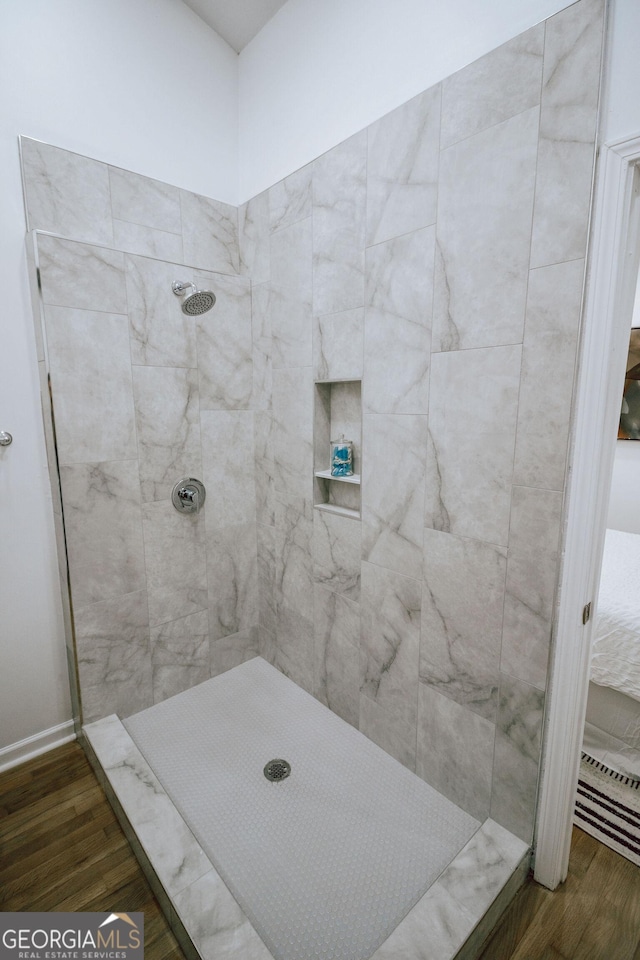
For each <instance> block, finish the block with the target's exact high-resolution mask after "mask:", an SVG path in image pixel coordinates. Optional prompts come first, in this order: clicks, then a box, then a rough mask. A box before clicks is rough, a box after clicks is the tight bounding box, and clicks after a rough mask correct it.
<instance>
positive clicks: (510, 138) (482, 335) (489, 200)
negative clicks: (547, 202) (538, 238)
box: [433, 107, 538, 351]
mask: <svg viewBox="0 0 640 960" xmlns="http://www.w3.org/2000/svg"><path fill="white" fill-rule="evenodd" d="M537 152H538V107H533V108H531V109H530V110H526V111H525V112H524V113H521V114H519V115H518V116H516V117H512V118H511V119H509V120H505V121H503V122H502V123H499V124H497V125H496V126H493V127H491V128H490V129H488V130H484V131H482V132H481V133H478V134H476V135H475V136H474V137H469V138H468V139H466V140H463V141H461V142H460V143H457V144H454V145H453V146H451V147H449V148H448V149H447V150H443V152H442V154H441V157H440V180H439V193H438V226H437V235H436V272H435V290H434V304H433V349H434V350H439V351H440V350H461V349H467V348H469V347H486V346H497V345H500V344H509V343H518V342H520V341H521V340H522V331H523V326H524V309H525V298H526V293H527V277H528V267H529V254H530V245H531V217H532V213H533V199H534V184H535V175H536V159H537ZM461 225H463V226H462V227H461Z"/></svg>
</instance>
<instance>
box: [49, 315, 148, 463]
mask: <svg viewBox="0 0 640 960" xmlns="http://www.w3.org/2000/svg"><path fill="white" fill-rule="evenodd" d="M44 313H45V326H46V332H47V345H48V351H49V372H50V376H51V390H52V394H53V403H54V407H55V417H56V441H57V446H58V457H59V459H60V463H74V462H78V461H81V462H85V463H87V462H101V461H104V460H130V459H135V457H136V456H137V451H136V427H135V416H134V408H133V385H132V380H131V355H130V350H129V321H128V319H127V317H126V316H117V315H114V314H109V313H97V312H95V311H90V310H75V309H73V308H71V307H53V306H49V305H47V306H45V311H44Z"/></svg>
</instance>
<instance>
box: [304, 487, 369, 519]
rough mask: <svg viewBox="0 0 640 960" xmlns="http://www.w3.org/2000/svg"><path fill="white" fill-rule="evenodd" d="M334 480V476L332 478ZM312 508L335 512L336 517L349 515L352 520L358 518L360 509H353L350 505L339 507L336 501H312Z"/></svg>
mask: <svg viewBox="0 0 640 960" xmlns="http://www.w3.org/2000/svg"><path fill="white" fill-rule="evenodd" d="M333 479H334V480H335V479H336V477H334V478H333ZM313 507H314V510H323V511H324V512H325V513H335V515H336V516H338V517H351V519H352V520H359V519H360V511H359V510H353V509H352V508H351V507H340V506H338V504H337V503H314V505H313Z"/></svg>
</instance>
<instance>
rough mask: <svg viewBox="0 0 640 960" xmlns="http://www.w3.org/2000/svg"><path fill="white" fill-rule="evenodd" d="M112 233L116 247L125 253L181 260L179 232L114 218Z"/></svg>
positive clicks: (175, 260) (159, 258) (174, 260)
mask: <svg viewBox="0 0 640 960" xmlns="http://www.w3.org/2000/svg"><path fill="white" fill-rule="evenodd" d="M113 235H114V243H115V245H116V247H117V248H118V249H119V250H124V251H126V252H127V253H137V254H141V255H142V256H144V257H155V258H156V259H158V260H172V261H173V262H177V263H180V261H181V260H182V237H181V236H180V234H179V233H170V232H168V231H166V230H155V229H154V228H153V227H145V226H143V225H141V224H139V223H129V222H128V221H127V220H114V221H113Z"/></svg>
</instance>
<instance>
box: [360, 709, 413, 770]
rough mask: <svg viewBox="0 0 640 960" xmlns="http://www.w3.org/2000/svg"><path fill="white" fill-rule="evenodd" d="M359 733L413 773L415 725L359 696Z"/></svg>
mask: <svg viewBox="0 0 640 960" xmlns="http://www.w3.org/2000/svg"><path fill="white" fill-rule="evenodd" d="M359 728H360V732H361V733H363V734H364V735H365V737H368V738H369V740H373V742H374V743H377V744H378V746H379V747H381V748H382V749H383V750H385V751H386V752H387V753H388V754H389V755H390V756H392V757H394V759H396V760H397V761H398V763H401V764H402V765H403V766H405V767H407V769H408V770H411V771H413V772H414V773H415V769H416V723H415V721H408V720H407V719H406V718H405V717H404V716H403V715H402V714H401V713H398V712H397V711H395V710H393V709H391V710H386V709H385V708H384V707H381V706H380V704H379V703H376V701H375V700H370V699H369V697H367V696H364V694H361V695H360V722H359Z"/></svg>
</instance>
